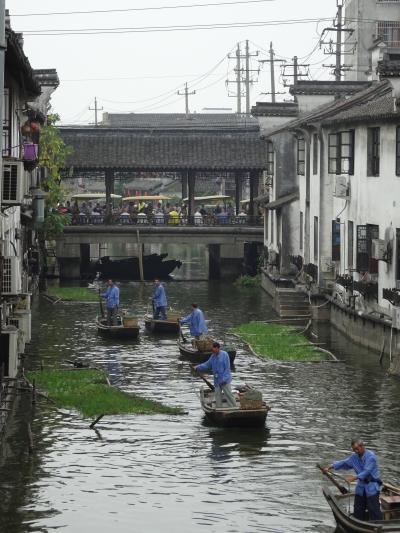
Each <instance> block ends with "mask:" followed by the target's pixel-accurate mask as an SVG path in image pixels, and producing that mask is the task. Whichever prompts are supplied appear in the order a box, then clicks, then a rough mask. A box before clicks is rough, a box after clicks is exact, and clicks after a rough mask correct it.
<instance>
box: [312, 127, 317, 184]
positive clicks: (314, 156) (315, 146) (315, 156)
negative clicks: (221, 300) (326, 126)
mask: <svg viewBox="0 0 400 533" xmlns="http://www.w3.org/2000/svg"><path fill="white" fill-rule="evenodd" d="M312 166H313V174H314V175H315V174H318V135H317V134H316V133H314V135H313V164H312Z"/></svg>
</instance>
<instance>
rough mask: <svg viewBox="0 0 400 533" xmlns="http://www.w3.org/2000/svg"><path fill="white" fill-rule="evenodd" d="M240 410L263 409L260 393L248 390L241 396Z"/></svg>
mask: <svg viewBox="0 0 400 533" xmlns="http://www.w3.org/2000/svg"><path fill="white" fill-rule="evenodd" d="M239 399H240V408H241V409H245V410H252V409H262V408H263V399H262V394H261V392H260V391H258V390H256V389H248V390H246V391H245V392H242V393H240V394H239Z"/></svg>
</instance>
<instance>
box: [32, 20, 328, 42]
mask: <svg viewBox="0 0 400 533" xmlns="http://www.w3.org/2000/svg"><path fill="white" fill-rule="evenodd" d="M330 20H331V19H330V18H325V19H286V20H269V21H254V22H231V23H218V24H191V25H183V26H138V27H132V28H117V27H116V28H81V29H72V30H64V29H63V30H53V29H47V30H25V31H22V30H21V33H23V34H24V35H29V36H31V37H42V36H44V37H49V36H50V37H51V36H57V37H58V36H61V35H105V34H111V35H113V34H117V35H119V34H124V33H157V32H172V31H194V30H214V29H229V28H256V27H265V26H288V25H295V24H311V23H315V22H317V21H318V22H322V21H330Z"/></svg>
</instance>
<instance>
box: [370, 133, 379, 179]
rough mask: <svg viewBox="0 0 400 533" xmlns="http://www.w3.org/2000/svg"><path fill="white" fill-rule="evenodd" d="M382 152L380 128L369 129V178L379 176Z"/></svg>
mask: <svg viewBox="0 0 400 533" xmlns="http://www.w3.org/2000/svg"><path fill="white" fill-rule="evenodd" d="M380 151H381V130H380V128H368V146H367V159H368V160H367V172H368V176H379V170H380Z"/></svg>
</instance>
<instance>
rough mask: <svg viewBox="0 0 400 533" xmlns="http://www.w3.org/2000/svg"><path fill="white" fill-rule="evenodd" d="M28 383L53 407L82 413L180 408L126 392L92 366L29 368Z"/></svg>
mask: <svg viewBox="0 0 400 533" xmlns="http://www.w3.org/2000/svg"><path fill="white" fill-rule="evenodd" d="M27 378H28V380H29V381H30V382H31V383H35V386H36V387H37V388H38V389H40V390H41V391H44V392H46V393H47V394H48V397H49V399H50V400H52V401H53V402H54V404H55V405H56V406H57V407H60V408H64V409H75V410H76V411H78V412H79V413H81V415H83V416H84V417H87V418H89V417H95V416H99V415H118V414H137V415H139V414H140V415H142V414H173V415H176V414H182V412H183V411H182V409H180V408H178V407H169V406H167V405H164V404H162V403H159V402H155V401H153V400H148V399H146V398H142V397H140V396H136V395H133V394H127V393H125V392H123V391H121V390H119V389H117V388H115V387H113V386H111V385H110V384H109V383H108V380H107V376H106V374H105V373H104V372H101V371H100V370H95V369H79V370H61V369H60V370H59V369H51V370H43V371H36V372H29V373H28V374H27Z"/></svg>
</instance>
